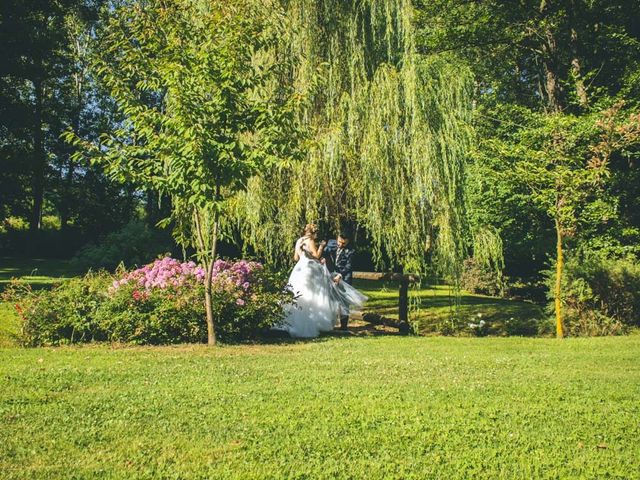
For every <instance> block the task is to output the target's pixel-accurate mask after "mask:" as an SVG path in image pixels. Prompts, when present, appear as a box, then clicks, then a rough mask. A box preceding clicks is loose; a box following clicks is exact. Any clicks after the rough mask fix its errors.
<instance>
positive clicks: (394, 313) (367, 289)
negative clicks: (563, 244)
mask: <svg viewBox="0 0 640 480" xmlns="http://www.w3.org/2000/svg"><path fill="white" fill-rule="evenodd" d="M354 285H355V286H356V287H357V288H359V289H360V290H362V292H364V293H365V294H366V295H367V296H368V297H369V301H368V302H367V305H366V310H367V311H369V312H373V313H377V314H379V315H383V316H385V317H389V318H395V319H397V318H398V284H397V283H396V282H375V281H368V280H356V281H355V282H354ZM410 296H411V297H412V299H413V300H412V301H413V302H414V304H416V305H418V304H419V305H420V309H419V310H418V309H416V308H413V309H412V310H411V311H410V317H411V318H412V320H413V321H414V322H415V324H416V325H417V328H418V330H419V331H420V333H426V334H428V333H431V332H433V331H434V330H440V331H442V330H443V326H445V327H446V326H449V325H451V326H452V327H453V325H452V322H457V323H459V324H463V325H464V324H467V323H469V322H478V321H479V319H483V320H485V321H488V322H491V323H492V324H494V325H495V326H501V327H502V326H503V325H504V324H505V323H507V322H513V323H514V333H516V334H523V331H517V330H515V328H516V327H517V325H515V323H516V322H519V324H520V326H521V327H522V326H523V325H524V324H525V323H526V322H530V323H531V325H530V327H533V330H534V332H529V334H532V333H535V321H537V320H541V319H543V318H545V316H546V315H545V314H544V312H543V310H542V309H541V308H540V306H538V305H536V304H534V303H531V302H524V301H515V300H508V299H502V298H495V297H488V296H485V295H475V294H470V293H467V292H461V293H460V296H459V297H458V300H457V301H458V302H459V303H458V305H457V309H456V308H455V302H456V297H455V293H454V292H453V291H452V289H451V288H450V287H448V286H446V285H433V286H431V287H428V288H420V289H415V290H410ZM478 314H480V316H478ZM530 329H531V328H530ZM503 330H509V329H508V328H504V329H503Z"/></svg>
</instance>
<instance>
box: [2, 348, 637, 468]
mask: <svg viewBox="0 0 640 480" xmlns="http://www.w3.org/2000/svg"><path fill="white" fill-rule="evenodd" d="M638 360H640V336H630V337H617V338H592V339H567V340H563V341H559V340H555V339H526V338H483V339H474V338H451V337H427V338H425V337H397V336H387V337H384V336H382V337H359V338H355V337H350V338H349V337H344V338H342V337H337V338H336V337H331V338H322V339H319V340H315V341H310V342H292V343H283V344H276V345H254V346H250V345H244V346H225V347H220V348H213V349H210V348H207V347H205V346H179V347H155V348H151V347H148V348H115V347H108V346H85V347H67V348H45V349H17V348H12V349H4V350H0V373H1V375H0V382H1V384H0V425H1V428H0V476H1V477H2V478H4V479H18V478H21V479H22V478H23V479H38V478H87V479H89V478H211V479H214V478H215V479H220V478H238V479H246V478H367V479H378V478H398V479H405V478H416V479H425V478H438V479H469V478H490V479H499V478H510V479H511V478H513V479H529V478H536V479H545V478H549V479H552V478H553V479H555V478H562V479H566V478H592V479H603V478H620V479H634V478H640V469H639V468H638V466H639V465H640V442H638V439H639V438H640V362H639V361H638Z"/></svg>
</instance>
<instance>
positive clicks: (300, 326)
mask: <svg viewBox="0 0 640 480" xmlns="http://www.w3.org/2000/svg"><path fill="white" fill-rule="evenodd" d="M317 236H318V229H317V227H316V226H315V225H314V224H308V225H307V226H306V227H305V229H304V234H303V236H302V237H300V238H299V239H298V240H297V241H296V245H295V250H294V255H293V258H294V260H296V262H297V263H296V265H295V267H293V271H292V272H291V275H290V276H289V286H290V288H291V290H293V292H294V294H295V296H296V303H295V304H294V305H289V306H288V307H287V308H286V310H285V314H286V317H285V320H284V324H282V325H281V326H280V327H279V328H280V329H284V330H286V331H287V332H289V335H291V336H292V337H298V338H310V337H317V336H318V335H319V334H320V332H328V331H330V330H333V327H334V325H335V323H336V320H337V319H338V318H339V317H340V315H348V314H349V309H350V307H362V305H363V304H364V302H365V301H366V300H367V297H366V296H364V295H363V294H361V293H360V292H359V291H358V290H356V289H355V288H353V287H352V286H351V285H349V284H347V283H346V282H341V279H340V277H339V276H338V277H335V278H333V277H332V276H331V273H329V270H328V269H327V268H326V267H325V266H324V265H323V264H322V263H321V262H320V258H321V257H322V252H323V250H324V247H325V245H326V242H324V241H323V242H321V243H320V245H319V246H318V245H317V244H316V239H317Z"/></svg>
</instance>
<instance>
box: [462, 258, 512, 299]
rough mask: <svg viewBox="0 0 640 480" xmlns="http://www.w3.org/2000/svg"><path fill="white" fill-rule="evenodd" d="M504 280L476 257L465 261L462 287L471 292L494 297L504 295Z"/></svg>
mask: <svg viewBox="0 0 640 480" xmlns="http://www.w3.org/2000/svg"><path fill="white" fill-rule="evenodd" d="M502 282H503V280H502V279H501V278H498V276H497V275H496V273H495V272H493V271H491V270H489V269H487V268H485V267H483V266H482V265H480V263H479V262H478V261H477V260H476V259H475V258H467V259H466V260H465V261H464V265H463V270H462V276H461V278H460V285H461V287H462V288H463V289H464V290H466V291H467V292H469V293H480V294H482V295H491V296H494V297H497V296H502V294H503V292H504V288H503V287H504V286H503V283H502Z"/></svg>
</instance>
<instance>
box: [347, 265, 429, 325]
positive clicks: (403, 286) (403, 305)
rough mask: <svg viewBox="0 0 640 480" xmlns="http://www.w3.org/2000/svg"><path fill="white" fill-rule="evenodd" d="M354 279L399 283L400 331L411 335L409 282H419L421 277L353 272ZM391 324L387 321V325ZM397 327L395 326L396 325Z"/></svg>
mask: <svg viewBox="0 0 640 480" xmlns="http://www.w3.org/2000/svg"><path fill="white" fill-rule="evenodd" d="M353 278H359V279H363V280H391V281H398V282H399V287H398V322H397V325H398V330H399V331H400V333H402V334H405V335H406V334H408V333H411V325H410V324H409V282H417V281H419V277H418V276H417V275H414V274H402V273H382V272H353ZM389 322H391V321H390V320H389V319H386V320H385V322H384V323H385V324H387V323H389ZM394 326H395V325H394Z"/></svg>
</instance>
